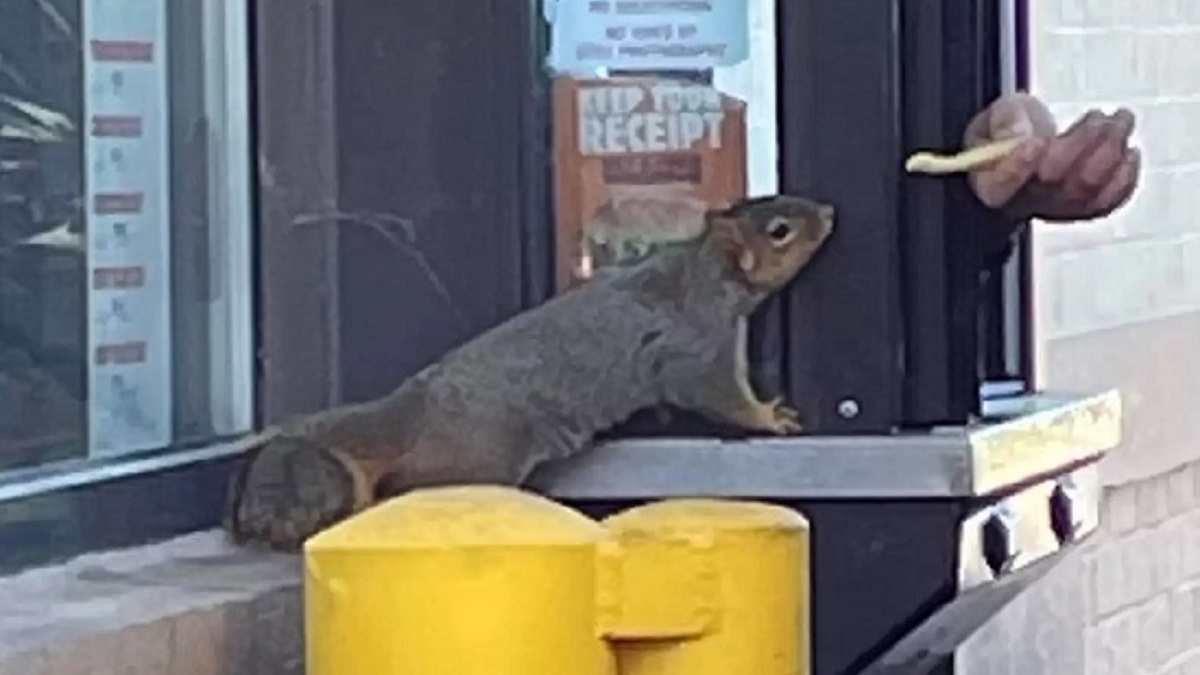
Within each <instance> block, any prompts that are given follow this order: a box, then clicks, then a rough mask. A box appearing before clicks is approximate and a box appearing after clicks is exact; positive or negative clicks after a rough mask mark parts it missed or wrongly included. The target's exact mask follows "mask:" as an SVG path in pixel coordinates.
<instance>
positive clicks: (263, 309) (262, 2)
mask: <svg viewBox="0 0 1200 675" xmlns="http://www.w3.org/2000/svg"><path fill="white" fill-rule="evenodd" d="M337 6H340V3H337V2H334V1H333V0H301V1H294V2H273V1H272V0H258V1H257V2H256V3H255V5H254V7H255V13H254V16H253V22H252V23H253V24H254V26H255V41H254V42H255V47H256V49H255V70H254V77H255V92H254V98H255V110H256V112H257V114H256V119H255V128H256V140H257V147H258V157H257V160H258V181H259V210H258V216H259V218H258V237H257V240H258V241H257V243H258V258H259V270H258V271H259V281H260V288H259V298H258V300H259V302H258V306H259V317H258V320H259V340H260V344H261V345H262V346H261V352H260V354H259V356H260V368H261V378H262V379H261V387H260V390H259V400H260V403H261V405H262V408H263V411H262V412H263V416H264V417H265V418H266V419H267V420H268V421H273V420H276V419H278V418H279V417H281V416H284V415H287V414H291V413H297V412H306V411H311V410H315V409H318V408H320V407H323V406H325V405H327V404H329V403H330V402H331V401H332V400H334V398H335V397H336V393H337V386H336V382H337V373H336V372H335V370H334V368H333V359H334V355H335V353H336V341H335V339H336V334H335V331H334V330H333V327H334V322H335V320H336V308H337V304H336V296H335V294H336V291H337V289H336V286H334V285H333V279H332V278H331V274H332V270H334V269H336V264H337V263H336V252H337V246H336V236H335V235H336V233H335V231H333V230H332V229H330V228H326V227H322V226H319V225H299V224H298V223H302V222H304V219H305V218H306V217H307V216H310V215H312V214H316V213H321V212H324V211H327V210H330V209H332V208H335V207H336V205H337V197H336V194H337V177H336V172H335V152H336V150H335V149H336V147H337V140H336V135H335V109H334V95H333V92H334V88H335V84H336V83H335V82H334V56H335V55H334V43H333V24H334V12H335V8H336V7H337Z"/></svg>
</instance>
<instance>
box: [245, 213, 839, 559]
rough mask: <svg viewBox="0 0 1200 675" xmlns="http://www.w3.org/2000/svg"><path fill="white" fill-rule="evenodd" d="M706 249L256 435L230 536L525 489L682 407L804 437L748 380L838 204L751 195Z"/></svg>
mask: <svg viewBox="0 0 1200 675" xmlns="http://www.w3.org/2000/svg"><path fill="white" fill-rule="evenodd" d="M704 221H705V222H704V228H703V231H702V232H701V234H699V235H698V236H697V237H695V238H693V239H691V240H688V241H683V242H675V243H672V244H670V245H668V246H664V247H662V248H661V249H658V250H656V251H655V253H654V254H653V255H651V256H649V257H647V258H646V259H644V260H642V261H640V262H639V263H637V264H633V265H630V266H621V267H611V268H600V269H599V270H597V272H596V274H595V275H594V276H593V277H592V278H590V279H588V280H587V281H584V282H582V283H580V284H579V285H577V286H575V287H573V288H571V289H569V290H567V291H564V292H562V293H560V294H559V295H557V296H555V297H553V298H551V299H550V300H548V301H546V302H545V303H543V304H541V305H538V306H536V307H533V308H531V309H529V310H526V311H524V312H521V313H518V314H516V315H514V316H513V317H511V318H509V319H508V320H506V321H504V322H502V323H500V324H498V325H497V326H495V327H493V328H491V329H490V330H487V331H485V332H483V333H482V334H480V335H479V336H477V337H475V338H474V339H472V340H470V341H468V342H466V343H464V344H462V345H461V346H459V347H457V348H455V349H453V350H451V351H450V352H448V353H447V354H445V355H444V356H443V357H442V358H441V359H440V360H438V361H436V362H435V363H433V364H432V365H429V366H427V367H425V368H424V369H423V370H421V371H419V372H418V373H416V374H415V375H413V376H411V377H410V378H408V379H407V380H406V381H404V382H403V383H402V384H401V385H400V386H399V387H398V388H397V389H395V390H394V391H392V392H391V393H390V394H387V395H385V396H383V397H382V398H378V399H374V400H371V401H367V402H363V403H354V404H346V405H342V406H339V407H335V408H332V409H330V410H326V411H322V412H319V413H315V414H313V415H310V416H308V417H302V418H299V419H296V420H293V421H291V422H288V423H284V424H282V425H280V426H278V427H274V428H271V429H268V430H266V431H264V432H261V433H259V434H255V435H253V436H250V437H248V438H246V439H244V440H243V441H242V442H241V443H240V445H242V446H243V449H245V450H247V451H249V452H248V453H247V454H248V461H246V462H244V463H242V464H241V465H240V467H239V468H238V469H235V471H234V474H233V476H232V477H231V479H230V485H229V494H228V496H227V503H226V514H225V519H224V527H225V529H226V531H227V532H228V534H229V535H230V538H231V539H232V540H233V541H234V542H235V543H237V544H240V545H257V546H263V545H265V546H266V547H267V548H270V549H274V550H279V551H292V552H295V551H299V550H300V548H301V547H302V546H303V543H304V541H305V540H306V539H308V537H310V536H312V535H313V534H316V533H317V532H319V531H321V530H324V529H326V528H328V527H330V526H332V525H334V524H336V523H337V522H339V521H341V520H343V519H345V518H347V517H349V516H351V515H353V514H354V513H357V512H358V511H360V510H362V509H365V508H367V507H369V506H371V505H372V504H374V503H377V502H378V501H380V500H382V499H386V498H389V497H391V496H395V495H397V494H401V493H403V492H405V491H408V490H413V489H417V488H423V487H435V486H440V485H449V484H479V483H484V484H502V485H520V484H522V483H524V482H525V481H526V479H527V478H528V477H529V476H530V474H531V473H532V472H533V470H534V469H535V468H537V467H538V466H540V465H542V464H543V463H546V462H550V461H555V460H560V459H565V458H568V457H572V456H575V455H577V454H579V453H581V452H583V451H585V450H587V449H588V448H589V447H590V446H591V444H592V441H593V438H594V437H595V435H596V434H597V433H599V432H601V431H604V430H606V429H609V428H612V427H613V426H615V425H617V424H619V423H621V422H622V421H624V420H626V419H627V418H628V417H629V416H630V415H632V414H633V413H634V412H637V411H638V410H640V409H648V408H652V407H655V406H660V405H663V404H669V405H673V406H676V407H678V408H681V409H686V410H693V411H696V412H698V413H700V414H702V415H705V416H707V417H709V418H711V419H714V420H717V421H720V422H723V423H726V424H730V423H731V424H733V425H736V426H739V427H742V428H745V429H747V430H754V431H760V432H769V433H775V434H789V433H794V432H799V431H801V430H802V425H801V423H800V419H799V415H798V413H797V412H796V411H795V410H793V409H792V408H790V407H788V406H787V405H785V404H784V403H783V401H782V400H781V399H775V400H770V401H761V400H759V399H758V397H757V396H756V395H755V393H754V391H753V390H752V387H751V385H750V382H749V380H748V379H747V355H746V348H747V345H746V331H747V319H748V317H749V316H750V315H751V313H752V312H753V311H754V309H755V308H756V307H757V306H758V305H759V304H760V303H761V302H762V301H763V300H764V299H765V298H766V297H767V296H768V295H769V294H771V293H772V292H774V291H776V290H778V289H780V288H781V287H782V286H784V285H785V284H787V283H788V282H789V281H790V280H791V279H792V278H793V277H794V276H795V275H796V274H797V272H799V271H800V270H801V269H802V268H803V267H805V266H806V265H807V264H808V263H809V261H810V259H812V257H813V256H814V254H815V253H817V251H818V250H819V249H820V248H821V246H822V245H823V244H824V242H825V241H826V239H827V238H828V237H829V235H830V233H831V232H832V230H833V226H834V209H833V207H832V206H830V205H828V204H824V203H820V202H816V201H813V200H810V199H807V198H804V197H799V196H789V195H773V196H767V197H757V198H752V199H744V200H741V201H739V202H736V203H734V204H733V205H731V206H729V207H728V208H724V209H712V210H709V211H707V212H706V213H705V216H704Z"/></svg>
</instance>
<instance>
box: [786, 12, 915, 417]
mask: <svg viewBox="0 0 1200 675" xmlns="http://www.w3.org/2000/svg"><path fill="white" fill-rule="evenodd" d="M778 12H779V17H780V19H779V26H780V36H779V39H780V63H779V72H780V92H779V99H780V106H781V107H780V115H779V119H780V172H781V176H780V178H781V187H782V189H783V190H784V191H795V192H800V193H805V194H809V195H812V196H815V197H817V198H819V199H824V200H829V201H831V202H833V203H834V204H835V205H836V207H837V209H838V229H837V232H836V233H835V235H834V236H833V238H832V239H831V240H830V243H829V244H828V245H827V249H826V251H824V252H823V254H822V255H821V256H820V257H819V258H818V259H817V260H816V261H815V262H814V264H813V265H812V267H811V268H810V270H809V271H808V273H807V274H806V278H805V279H804V280H803V281H802V282H801V283H799V284H797V285H796V286H794V287H793V289H792V291H791V293H790V298H789V299H788V300H787V301H786V302H787V307H788V314H789V316H788V326H787V329H788V334H789V344H788V364H789V389H790V397H791V398H792V400H794V401H795V402H796V405H797V408H799V409H800V410H801V412H802V413H803V414H804V415H805V416H806V420H807V422H808V423H809V426H810V428H811V429H812V430H815V431H823V432H857V433H869V432H886V431H887V430H889V429H891V428H892V426H893V424H895V423H896V422H897V420H898V418H899V413H900V403H901V399H900V393H901V384H902V382H901V378H902V374H903V369H904V361H903V359H904V353H903V345H902V343H901V340H902V316H901V314H900V302H899V298H900V295H899V293H900V288H899V284H898V281H899V278H900V251H899V235H900V217H899V216H900V214H899V206H898V204H899V184H900V180H901V177H900V175H899V171H900V170H901V169H902V164H903V149H904V148H903V144H902V132H903V129H902V127H901V114H900V104H901V99H900V96H901V84H902V82H901V78H900V59H899V55H900V51H901V33H900V30H899V28H900V20H901V14H900V3H898V2H895V1H894V0H886V1H881V0H805V1H804V2H792V1H790V0H780V1H779V2H778ZM839 410H840V412H839Z"/></svg>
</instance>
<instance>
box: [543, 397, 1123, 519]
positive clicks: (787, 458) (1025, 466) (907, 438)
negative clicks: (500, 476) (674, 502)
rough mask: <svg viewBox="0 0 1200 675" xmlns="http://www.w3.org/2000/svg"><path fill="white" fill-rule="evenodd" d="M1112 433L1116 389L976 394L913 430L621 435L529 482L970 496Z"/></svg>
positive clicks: (1098, 444)
mask: <svg viewBox="0 0 1200 675" xmlns="http://www.w3.org/2000/svg"><path fill="white" fill-rule="evenodd" d="M1120 433H1121V399H1120V394H1119V393H1118V392H1117V391H1115V390H1113V391H1108V392H1104V393H1102V394H1098V395H1092V396H1073V395H1062V394H1033V395H1026V396H1014V397H1007V398H998V399H992V400H986V401H985V402H984V405H983V415H982V417H981V419H980V420H979V421H978V422H977V423H975V424H972V425H969V426H963V427H940V428H934V429H931V430H929V431H927V432H920V433H909V432H897V433H895V434H892V435H886V436H796V437H790V438H753V439H748V440H740V441H721V440H715V439H710V438H668V439H623V440H619V441H613V442H609V443H605V444H602V445H600V446H599V447H597V448H596V450H595V451H594V452H590V453H587V454H585V455H583V456H581V457H579V458H576V459H573V460H570V461H566V462H562V463H558V464H556V465H554V466H550V467H547V468H545V469H543V470H541V471H539V472H537V473H536V474H535V475H534V476H533V478H532V480H531V482H530V486H531V487H532V488H534V489H536V490H538V491H540V492H543V493H545V494H548V495H551V496H553V497H555V498H558V499H562V500H566V501H586V500H624V499H628V500H643V499H662V498H669V497H687V496H698V495H703V496H728V497H741V498H762V499H863V498H868V499H916V498H972V497H983V496H988V495H994V494H998V493H1004V492H1006V491H1009V490H1012V489H1014V488H1017V487H1021V486H1024V485H1028V484H1030V483H1032V482H1034V481H1037V480H1039V479H1040V478H1042V477H1046V476H1050V475H1053V474H1057V473H1062V472H1063V471H1065V470H1067V469H1069V468H1070V467H1072V466H1077V465H1081V464H1086V463H1091V462H1094V461H1097V460H1098V459H1099V458H1100V457H1101V456H1102V455H1103V454H1104V453H1105V452H1106V451H1108V450H1109V449H1111V448H1113V447H1114V446H1116V445H1117V443H1118V442H1119V440H1120Z"/></svg>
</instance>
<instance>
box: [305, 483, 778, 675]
mask: <svg viewBox="0 0 1200 675" xmlns="http://www.w3.org/2000/svg"><path fill="white" fill-rule="evenodd" d="M606 536H607V535H606V533H605V531H604V529H603V528H602V527H601V526H600V525H599V524H598V523H596V522H594V521H592V520H590V519H588V518H586V517H585V516H583V515H581V514H579V513H576V512H574V511H572V510H570V509H567V508H565V507H562V506H559V505H557V504H555V503H553V502H551V501H549V500H546V499H543V498H541V497H537V496H535V495H532V494H528V493H525V492H522V491H517V490H511V489H507V488H500V487H484V486H476V487H457V488H442V489H434V490H423V491H417V492H413V493H410V494H408V495H405V496H402V497H398V498H396V499H393V500H390V501H388V502H385V503H383V504H381V505H379V506H376V507H374V508H372V509H368V510H367V511H364V512H362V513H360V514H358V515H357V516H355V517H353V518H351V519H348V520H346V521H344V522H343V523H341V524H340V525H338V526H335V527H333V528H330V529H329V530H326V531H325V532H323V533H321V534H318V535H317V536H315V537H313V538H312V539H310V540H309V542H308V543H307V545H306V546H305V567H306V576H305V606H306V607H305V614H306V621H307V625H306V632H307V643H308V644H307V652H308V653H307V660H308V673H309V675H350V674H353V673H369V674H370V675H484V674H486V675H565V674H569V675H613V673H614V672H615V671H614V663H613V655H612V651H611V649H610V648H609V647H608V645H607V644H606V643H605V641H604V639H603V637H602V636H601V635H600V633H599V631H598V629H597V625H596V598H597V597H598V594H599V589H598V588H597V584H598V581H597V578H598V575H597V572H598V566H597V564H596V551H597V547H598V545H599V544H600V543H601V542H602V541H604V540H605V538H606ZM762 675H769V674H768V673H766V672H763V673H762Z"/></svg>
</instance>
